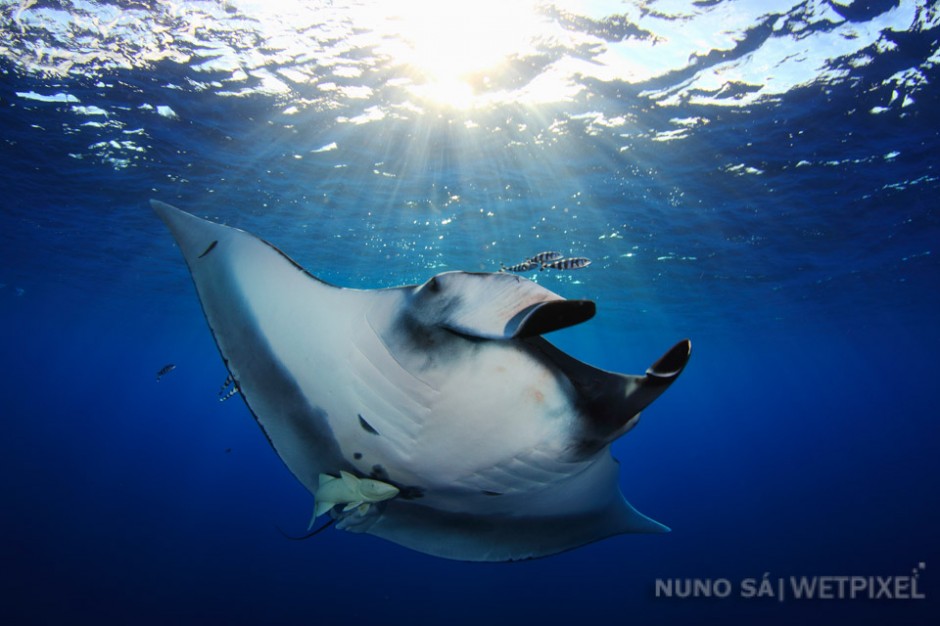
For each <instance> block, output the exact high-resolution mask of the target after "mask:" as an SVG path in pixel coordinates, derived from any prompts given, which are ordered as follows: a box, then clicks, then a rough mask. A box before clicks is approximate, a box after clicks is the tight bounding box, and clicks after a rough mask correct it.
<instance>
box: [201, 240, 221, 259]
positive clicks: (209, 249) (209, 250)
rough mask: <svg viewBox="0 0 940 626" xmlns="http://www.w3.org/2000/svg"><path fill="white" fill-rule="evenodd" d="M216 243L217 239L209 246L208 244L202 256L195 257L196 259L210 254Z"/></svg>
mask: <svg viewBox="0 0 940 626" xmlns="http://www.w3.org/2000/svg"><path fill="white" fill-rule="evenodd" d="M218 243H219V241H218V239H216V240H215V241H213V242H212V243H210V244H209V247H208V248H206V249H205V251H204V252H203V253H202V254H200V255H199V256H198V257H196V258H199V259H201V258H202V257H204V256H206V255H207V254H209V253H210V252H212V250H213V249H214V248H215V247H216V246H217V245H218Z"/></svg>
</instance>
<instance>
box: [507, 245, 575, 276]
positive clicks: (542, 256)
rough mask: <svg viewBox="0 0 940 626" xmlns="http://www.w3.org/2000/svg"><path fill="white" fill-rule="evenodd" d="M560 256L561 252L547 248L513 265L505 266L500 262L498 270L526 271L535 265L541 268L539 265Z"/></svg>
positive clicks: (532, 268)
mask: <svg viewBox="0 0 940 626" xmlns="http://www.w3.org/2000/svg"><path fill="white" fill-rule="evenodd" d="M561 257H562V254H561V252H553V251H551V250H547V251H545V252H539V253H538V254H536V255H535V256H531V257H529V258H528V259H526V260H525V261H523V262H522V263H516V264H515V265H510V266H509V267H506V266H505V265H503V264H502V263H500V264H499V267H500V270H499V271H501V272H528V271H529V270H534V269H535V268H537V267H539V269H541V268H540V266H541V265H543V264H545V263H548V262H550V261H555V260H557V259H560V258H561Z"/></svg>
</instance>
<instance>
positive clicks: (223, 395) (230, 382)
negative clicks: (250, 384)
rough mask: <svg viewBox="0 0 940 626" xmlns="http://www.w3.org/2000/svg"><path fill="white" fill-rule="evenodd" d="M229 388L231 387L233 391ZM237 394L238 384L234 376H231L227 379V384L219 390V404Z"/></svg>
mask: <svg viewBox="0 0 940 626" xmlns="http://www.w3.org/2000/svg"><path fill="white" fill-rule="evenodd" d="M229 387H231V389H229ZM226 389H228V391H226ZM236 393H238V383H236V382H235V379H234V378H232V375H231V374H229V375H228V376H227V377H226V378H225V382H224V383H222V387H221V388H220V389H219V402H225V401H226V400H228V399H229V398H231V397H232V396H234V395H235V394H236Z"/></svg>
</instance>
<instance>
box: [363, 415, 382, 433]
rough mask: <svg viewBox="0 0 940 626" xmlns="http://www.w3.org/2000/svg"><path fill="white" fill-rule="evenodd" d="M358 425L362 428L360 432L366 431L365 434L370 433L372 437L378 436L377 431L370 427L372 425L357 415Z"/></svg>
mask: <svg viewBox="0 0 940 626" xmlns="http://www.w3.org/2000/svg"><path fill="white" fill-rule="evenodd" d="M359 425H360V426H362V430H364V431H366V432H367V433H370V434H372V435H378V434H379V431H377V430H376V429H375V428H373V427H372V424H370V423H369V422H367V421H366V419H365V418H364V417H362V416H361V415H359Z"/></svg>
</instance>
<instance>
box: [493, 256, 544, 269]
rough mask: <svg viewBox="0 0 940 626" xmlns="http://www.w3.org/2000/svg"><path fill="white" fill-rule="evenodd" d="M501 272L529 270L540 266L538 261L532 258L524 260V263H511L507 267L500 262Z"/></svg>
mask: <svg viewBox="0 0 940 626" xmlns="http://www.w3.org/2000/svg"><path fill="white" fill-rule="evenodd" d="M499 267H500V270H499V271H501V272H528V271H529V270H532V269H535V268H536V267H538V263H536V262H535V261H533V260H532V259H529V260H526V261H523V262H522V263H516V264H515V265H510V266H509V267H506V266H505V265H503V264H502V263H500V264H499Z"/></svg>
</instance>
